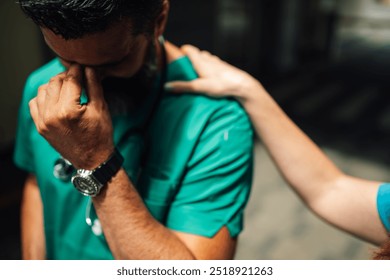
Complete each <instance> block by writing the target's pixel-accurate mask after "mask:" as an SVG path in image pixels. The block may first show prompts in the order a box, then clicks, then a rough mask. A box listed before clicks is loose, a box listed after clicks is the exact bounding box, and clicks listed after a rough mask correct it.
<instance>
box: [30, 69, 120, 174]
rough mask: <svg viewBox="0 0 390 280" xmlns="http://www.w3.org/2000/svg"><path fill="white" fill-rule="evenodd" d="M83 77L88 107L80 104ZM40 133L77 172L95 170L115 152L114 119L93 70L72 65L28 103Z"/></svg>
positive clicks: (42, 87)
mask: <svg viewBox="0 0 390 280" xmlns="http://www.w3.org/2000/svg"><path fill="white" fill-rule="evenodd" d="M83 76H84V77H85V86H86V90H87V93H88V103H87V104H83V105H81V104H80V96H81V92H82V84H83ZM29 106H30V112H31V116H32V118H33V121H34V123H35V125H36V127H37V130H38V132H39V133H40V134H41V135H42V136H43V137H44V138H45V139H46V140H47V141H48V142H49V143H50V144H51V145H52V146H53V147H54V148H55V149H56V150H57V151H58V152H59V153H60V154H61V155H62V156H63V157H64V158H66V159H67V160H69V161H70V162H71V163H72V164H73V165H74V166H75V167H76V168H84V169H93V168H95V167H97V166H98V165H100V164H101V163H102V162H104V161H105V160H106V159H107V158H108V157H109V155H110V154H111V153H112V151H113V150H114V144H113V140H112V133H113V128H112V122H111V116H110V113H109V111H108V108H107V104H106V102H105V100H104V96H103V89H102V86H101V83H100V80H99V78H98V77H97V74H96V72H95V70H94V69H92V68H88V67H87V68H85V75H83V70H82V68H81V66H79V65H76V64H73V65H71V66H70V67H69V69H68V71H66V72H64V73H61V74H59V75H57V76H55V77H53V78H52V79H51V80H50V82H49V83H48V84H45V85H43V86H41V87H40V88H39V90H38V95H37V97H36V98H34V99H32V100H31V101H30V103H29Z"/></svg>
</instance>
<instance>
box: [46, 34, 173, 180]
mask: <svg viewBox="0 0 390 280" xmlns="http://www.w3.org/2000/svg"><path fill="white" fill-rule="evenodd" d="M158 41H159V45H160V47H161V53H162V64H163V65H162V69H161V79H160V83H159V89H158V92H157V96H156V98H155V101H154V102H153V105H152V108H151V110H150V113H149V115H148V117H147V118H146V120H145V121H144V123H143V125H141V128H140V130H141V131H140V132H141V134H143V135H144V134H145V133H146V129H147V127H148V126H149V123H150V121H151V119H152V117H153V114H154V111H155V110H156V108H157V106H158V104H159V103H160V101H161V98H162V96H163V93H164V84H165V82H166V79H167V69H166V68H167V57H166V50H165V45H164V43H165V40H164V37H163V36H160V37H159V38H158ZM132 132H134V131H132ZM123 138H127V135H125V136H124V137H123ZM75 171H76V169H75V168H74V166H73V165H72V163H71V162H69V161H68V160H67V159H65V158H63V157H61V158H59V159H57V160H56V161H55V162H54V168H53V175H54V177H55V178H57V179H59V180H61V181H63V182H69V181H70V180H71V178H72V176H73V174H74V173H75Z"/></svg>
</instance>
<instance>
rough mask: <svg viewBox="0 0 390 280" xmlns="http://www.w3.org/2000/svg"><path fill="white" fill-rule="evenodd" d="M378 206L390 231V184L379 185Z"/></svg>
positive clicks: (384, 223) (382, 218)
mask: <svg viewBox="0 0 390 280" xmlns="http://www.w3.org/2000/svg"><path fill="white" fill-rule="evenodd" d="M377 207H378V213H379V217H380V218H381V220H382V223H383V225H384V226H385V228H386V230H387V231H388V232H390V184H383V185H381V186H380V187H379V190H378V196H377Z"/></svg>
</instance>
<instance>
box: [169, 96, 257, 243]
mask: <svg viewBox="0 0 390 280" xmlns="http://www.w3.org/2000/svg"><path fill="white" fill-rule="evenodd" d="M252 169H253V131H252V127H251V124H250V122H249V120H248V117H247V115H246V114H245V112H243V110H242V108H241V107H240V106H239V105H238V104H237V103H236V102H229V103H228V106H226V107H225V108H223V109H220V110H219V111H217V112H215V113H214V114H213V115H212V116H211V117H210V119H209V121H208V123H207V125H206V127H205V129H204V130H203V132H202V134H201V135H200V137H199V139H198V143H197V144H196V145H195V148H194V151H193V153H192V156H191V158H190V160H189V161H188V164H187V171H186V172H185V175H184V178H183V183H182V185H181V187H180V188H179V190H178V192H177V194H176V196H175V199H174V201H173V203H172V205H171V207H170V210H169V212H168V216H167V222H166V225H167V227H169V228H171V229H173V230H177V231H182V232H187V233H192V234H197V235H202V236H206V237H212V236H214V235H215V234H216V233H217V232H218V231H219V230H220V229H221V228H222V227H223V226H226V227H227V229H228V230H229V233H230V235H231V236H232V237H236V236H237V235H238V234H239V233H240V232H241V230H242V228H243V211H244V208H245V205H246V203H247V201H248V197H249V193H250V188H251V184H252V171H253V170H252Z"/></svg>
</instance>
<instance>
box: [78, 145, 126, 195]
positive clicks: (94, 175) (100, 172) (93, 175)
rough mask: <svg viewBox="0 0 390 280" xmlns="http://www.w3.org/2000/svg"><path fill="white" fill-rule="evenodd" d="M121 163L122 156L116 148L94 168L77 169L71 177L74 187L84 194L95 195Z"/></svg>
mask: <svg viewBox="0 0 390 280" xmlns="http://www.w3.org/2000/svg"><path fill="white" fill-rule="evenodd" d="M122 164H123V157H122V155H121V154H120V153H119V151H118V150H117V149H115V151H114V152H113V153H112V154H111V155H110V157H109V158H108V159H107V160H106V161H105V162H103V163H102V164H101V165H99V166H98V167H97V168H95V169H94V170H86V169H78V170H77V172H76V174H75V175H74V176H73V177H72V183H73V185H74V186H75V188H76V189H77V190H78V191H79V192H80V193H82V194H83V195H85V196H90V197H95V196H97V195H98V194H99V193H100V191H101V189H102V188H103V187H104V186H105V185H106V184H107V183H108V181H110V180H111V179H112V177H114V175H115V174H116V173H117V172H118V171H119V169H120V168H121V166H122Z"/></svg>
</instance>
